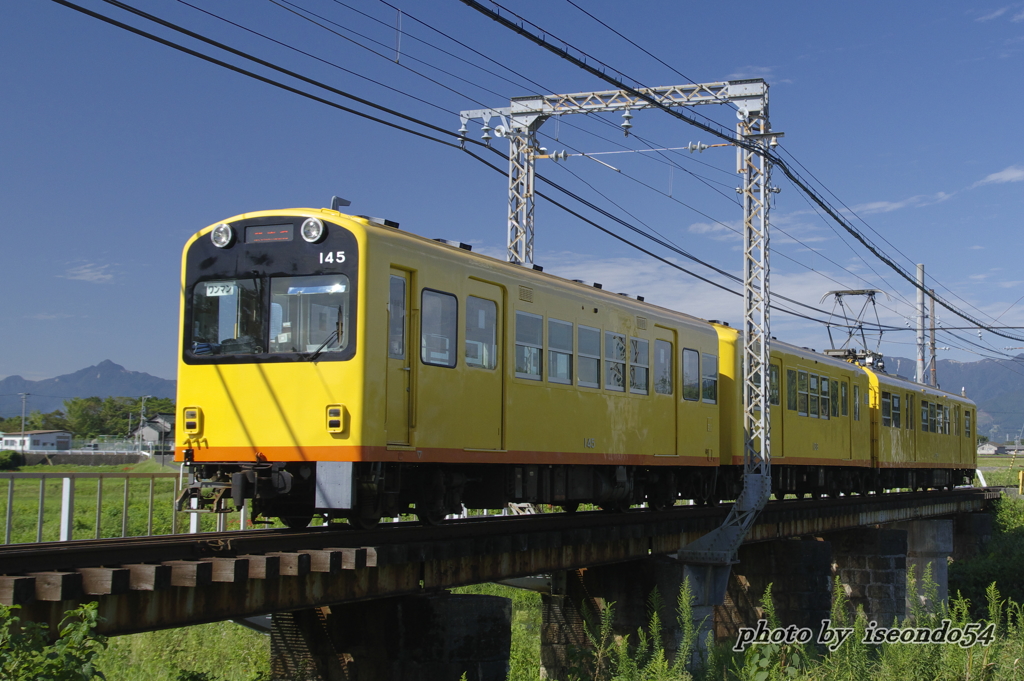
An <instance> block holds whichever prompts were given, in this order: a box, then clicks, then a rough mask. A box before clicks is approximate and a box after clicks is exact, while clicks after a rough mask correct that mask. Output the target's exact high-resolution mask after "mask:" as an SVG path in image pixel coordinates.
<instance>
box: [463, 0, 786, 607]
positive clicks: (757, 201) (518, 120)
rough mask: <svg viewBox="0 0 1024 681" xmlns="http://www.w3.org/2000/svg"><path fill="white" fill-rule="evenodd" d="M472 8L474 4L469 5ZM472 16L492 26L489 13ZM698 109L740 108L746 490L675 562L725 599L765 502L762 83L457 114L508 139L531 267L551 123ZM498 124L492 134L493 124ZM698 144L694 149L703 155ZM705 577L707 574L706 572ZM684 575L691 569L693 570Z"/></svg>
mask: <svg viewBox="0 0 1024 681" xmlns="http://www.w3.org/2000/svg"><path fill="white" fill-rule="evenodd" d="M473 5H476V3H473ZM477 9H480V11H482V12H484V13H485V14H489V15H491V16H492V18H498V19H500V18H499V17H496V16H495V15H494V14H493V12H491V11H490V10H487V9H481V7H480V6H477ZM704 104H728V105H731V106H733V107H735V109H736V114H737V116H738V118H739V122H738V123H737V125H736V145H735V146H736V173H737V175H738V176H739V178H740V184H741V186H739V187H737V188H736V193H737V194H739V195H740V196H741V197H742V206H743V239H744V245H743V288H744V316H743V358H742V367H743V426H744V439H745V446H744V456H743V464H744V465H743V489H742V490H741V491H740V493H739V495H738V497H737V499H736V501H735V503H733V504H732V507H731V509H730V511H729V514H728V516H727V517H726V519H725V520H724V521H723V523H722V525H721V526H720V527H718V528H716V529H715V530H712V531H711V532H709V533H707V534H705V535H704V536H702V537H701V538H700V539H698V540H696V541H695V542H693V543H691V544H689V545H687V546H685V547H683V549H681V550H680V551H679V553H678V554H677V558H678V560H680V561H681V562H683V563H684V564H687V565H689V566H699V569H698V567H694V571H692V574H691V576H692V577H693V578H694V579H695V580H700V583H699V584H698V586H697V587H696V588H697V590H698V591H699V592H702V593H705V592H706V593H708V594H712V593H713V594H716V596H715V601H714V602H717V603H721V602H722V599H723V598H724V596H725V587H726V583H727V581H728V577H729V572H730V569H731V565H732V563H733V562H735V557H736V551H737V549H738V548H739V546H740V544H741V543H742V541H743V539H744V537H745V536H746V534H747V531H748V530H749V529H750V527H751V525H753V522H754V519H755V518H756V517H757V514H758V513H759V512H760V511H761V509H762V508H763V507H764V505H765V503H766V502H767V501H768V497H769V496H770V494H771V448H770V442H771V437H770V435H771V428H770V425H771V424H770V420H769V414H770V409H769V397H768V393H769V387H770V386H769V378H768V373H769V372H768V367H769V347H768V346H769V342H770V338H771V331H770V328H769V311H770V299H769V285H768V275H769V267H768V255H769V249H768V241H769V238H768V237H769V234H768V228H769V221H768V211H769V207H770V195H771V194H773V193H776V192H778V189H777V188H775V187H772V186H771V182H770V176H771V163H770V160H769V153H770V149H771V148H772V147H775V146H778V141H777V139H778V138H779V137H782V136H783V133H781V132H773V131H772V129H771V125H769V122H768V84H767V83H765V82H764V80H762V79H760V78H755V79H750V80H734V81H725V82H717V83H702V84H692V85H672V86H667V87H655V88H638V89H621V90H610V91H604V92H582V93H576V94H570V95H539V96H530V97H516V98H513V99H512V100H511V106H509V107H503V108H496V109H479V110H473V111H463V112H461V113H460V115H459V117H460V119H461V121H462V127H461V128H460V129H459V134H460V135H462V136H463V137H465V135H466V133H467V132H468V130H467V128H466V123H467V122H468V121H470V120H472V119H480V120H481V121H482V122H483V128H482V131H483V139H484V141H485V142H487V143H488V144H489V143H490V140H491V139H492V135H491V132H492V131H493V132H494V136H496V137H508V138H509V211H508V244H507V245H508V252H507V256H506V257H507V260H508V262H510V263H514V264H518V265H525V266H531V265H533V236H534V221H533V214H534V177H535V170H534V165H535V163H536V159H538V158H542V159H543V158H552V159H554V160H560V159H565V158H567V156H568V155H567V154H564V153H561V154H558V153H556V154H552V155H548V152H547V150H546V149H543V148H541V147H540V146H539V144H538V143H537V131H538V129H539V128H540V126H541V125H543V123H544V121H545V120H547V119H548V118H550V117H551V116H563V115H568V114H587V113H602V112H604V113H607V112H622V118H623V122H622V124H621V128H622V130H623V132H624V133H625V134H626V135H628V134H629V131H630V128H632V127H633V123H632V119H633V113H632V111H634V110H639V109H650V108H661V109H666V108H669V107H682V106H689V107H692V106H697V105H704ZM492 119H498V120H499V121H500V124H499V125H497V126H495V127H493V128H492V127H491V120H492ZM705 148H707V146H706V145H699V144H698V145H697V146H696V147H692V148H691V151H692V150H702V149H705ZM705 568H706V569H705ZM687 569H690V568H689V567H688V568H687Z"/></svg>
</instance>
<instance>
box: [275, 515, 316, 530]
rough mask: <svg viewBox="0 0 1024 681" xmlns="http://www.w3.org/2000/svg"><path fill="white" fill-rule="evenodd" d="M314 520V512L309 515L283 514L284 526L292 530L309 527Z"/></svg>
mask: <svg viewBox="0 0 1024 681" xmlns="http://www.w3.org/2000/svg"><path fill="white" fill-rule="evenodd" d="M312 521H313V514H312V513H310V514H309V515H289V516H281V522H282V523H284V526H285V527H287V528H289V529H292V530H302V529H305V528H307V527H309V524H310V523H311V522H312Z"/></svg>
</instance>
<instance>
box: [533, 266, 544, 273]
mask: <svg viewBox="0 0 1024 681" xmlns="http://www.w3.org/2000/svg"><path fill="white" fill-rule="evenodd" d="M533 270H534V272H543V271H544V268H543V267H541V266H540V265H534V266H533Z"/></svg>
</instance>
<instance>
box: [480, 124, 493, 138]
mask: <svg viewBox="0 0 1024 681" xmlns="http://www.w3.org/2000/svg"><path fill="white" fill-rule="evenodd" d="M481 130H482V131H483V133H484V134H483V135H482V136H481V139H482V140H483V141H484V142H490V141H491V140H492V139H493V137H492V136H491V126H489V125H487V124H486V123H484V127H482V128H481Z"/></svg>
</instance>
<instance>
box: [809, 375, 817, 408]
mask: <svg viewBox="0 0 1024 681" xmlns="http://www.w3.org/2000/svg"><path fill="white" fill-rule="evenodd" d="M807 377H808V379H809V380H808V385H807V402H808V406H807V413H808V414H809V415H810V416H811V418H818V399H819V394H818V377H817V376H816V375H814V374H808V375H807Z"/></svg>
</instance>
